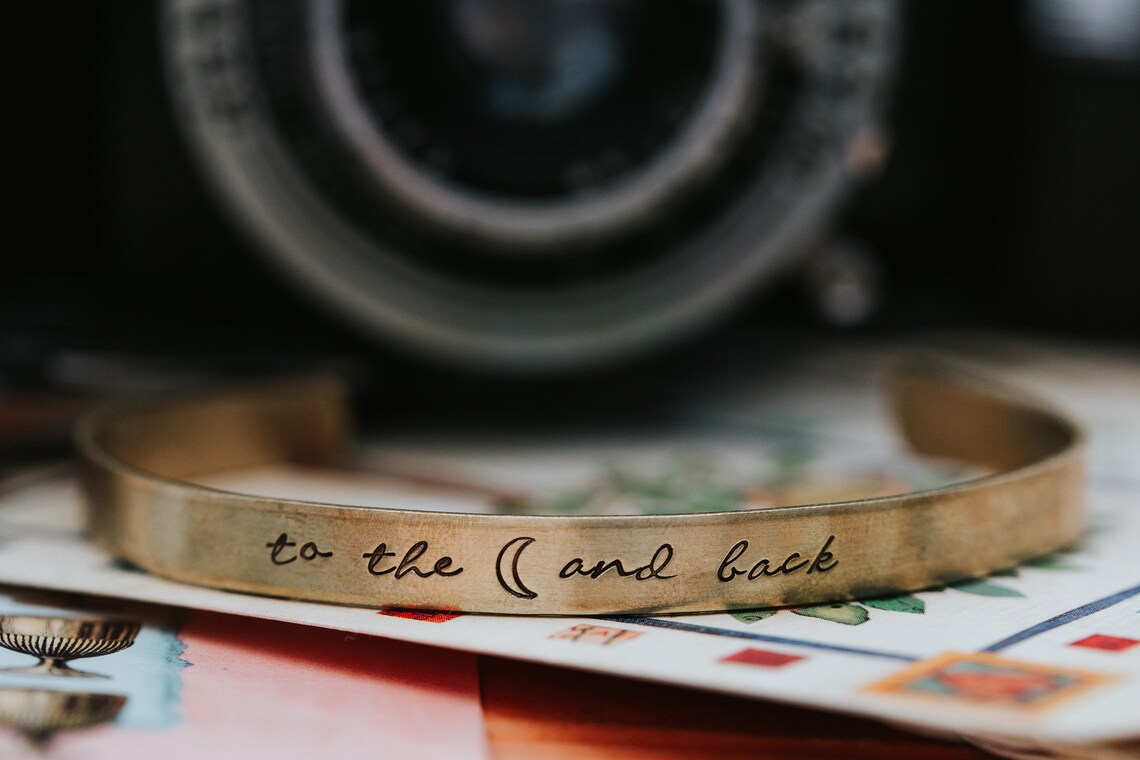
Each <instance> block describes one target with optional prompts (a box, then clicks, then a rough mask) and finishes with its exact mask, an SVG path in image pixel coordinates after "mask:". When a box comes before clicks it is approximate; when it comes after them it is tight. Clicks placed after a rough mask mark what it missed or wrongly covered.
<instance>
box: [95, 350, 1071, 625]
mask: <svg viewBox="0 0 1140 760" xmlns="http://www.w3.org/2000/svg"><path fill="white" fill-rule="evenodd" d="M891 391H892V396H893V399H894V402H895V409H896V412H897V414H898V418H899V422H900V424H901V428H902V431H903V433H904V435H905V437H906V439H907V441H908V442H909V443H910V445H911V446H912V448H914V449H915V450H917V451H918V452H920V453H925V454H931V455H937V456H945V457H952V458H956V459H961V460H964V461H968V462H973V463H976V464H980V465H983V466H986V467H988V468H990V469H992V470H994V471H996V474H994V475H990V476H987V477H984V478H979V479H976V480H973V481H969V482H966V483H962V484H958V485H954V486H949V487H946V488H940V489H936V490H931V491H924V492H917V493H911V494H905V495H901V496H891V497H882V498H874V499H866V500H860V501H851V502H842V503H832V504H816V505H805V506H787V507H777V508H769V509H754V510H743V511H737V512H720V513H702V514H686V515H643V516H628V517H627V516H573V517H550V516H532V515H513V514H512V515H484V514H460V513H440V512H418V511H413V510H402V509H382V508H368V507H349V506H339V505H332V504H314V503H308V502H300V501H288V500H281V499H271V498H263V497H255V496H248V495H243V494H236V493H230V492H226V491H220V490H216V489H210V488H205V487H201V486H196V485H193V484H192V481H193V480H194V479H195V478H197V477H200V476H203V475H206V474H209V473H213V472H216V471H218V470H222V469H229V468H237V467H242V466H252V465H256V464H262V463H266V462H271V461H276V460H290V461H297V462H303V463H320V464H327V463H330V462H331V461H332V460H334V459H335V457H336V455H337V454H338V452H339V451H340V450H341V449H342V447H343V446H344V444H345V442H346V440H347V430H348V418H347V405H346V404H345V394H344V392H343V389H342V388H341V386H340V385H339V384H338V383H336V382H334V381H325V380H321V381H309V382H299V383H284V384H278V385H275V386H267V387H261V388H257V389H246V390H239V391H228V392H223V393H218V394H212V395H203V396H198V397H193V398H189V399H183V400H178V401H168V402H163V403H155V404H149V405H134V406H124V407H119V408H109V409H105V410H102V411H99V412H97V413H95V414H94V415H92V416H90V417H89V418H87V419H86V420H85V421H84V422H83V423H81V425H80V426H79V428H78V430H77V441H78V444H79V448H80V452H81V453H82V455H83V457H84V462H85V467H84V485H85V492H86V496H87V502H88V506H89V514H90V527H91V531H92V534H93V535H94V537H95V538H96V540H97V541H98V542H99V543H100V544H101V545H102V546H104V547H106V548H107V549H108V550H109V551H111V552H112V553H113V554H115V555H116V556H118V557H121V558H124V559H126V560H129V561H131V562H133V563H134V564H136V565H138V566H140V567H141V568H143V569H145V570H149V571H151V572H154V573H156V574H159V575H163V576H166V577H170V578H173V579H177V580H182V581H186V582H190V583H197V584H203V585H208V586H214V587H219V588H225V589H232V590H238V591H248V592H254V593H262V594H270V595H274V596H283V597H291V598H298V599H310V600H317V601H328V602H338V603H345V604H359V605H368V606H393V607H413V608H414V607H419V608H429V609H446V610H463V611H474V612H493V613H508V614H544V615H553V614H613V613H633V612H636V613H649V612H652V613H676V612H697V611H717V610H725V609H744V608H750V607H764V606H778V605H788V604H812V603H822V602H828V601H837V600H842V599H849V598H853V597H869V596H875V595H884V594H892V593H899V592H903V591H913V590H918V589H922V588H928V587H931V586H937V585H942V584H946V583H950V582H953V581H956V580H961V579H964V578H969V577H976V576H980V575H984V574H987V573H990V572H992V571H994V570H998V569H1001V568H1005V567H1009V566H1012V565H1014V564H1017V563H1018V562H1021V561H1023V560H1026V559H1029V558H1031V557H1034V556H1038V555H1041V554H1045V553H1048V552H1051V551H1054V550H1056V549H1057V548H1060V547H1062V546H1064V545H1066V544H1069V543H1072V542H1074V541H1075V540H1076V539H1077V538H1078V537H1079V535H1080V532H1081V530H1082V527H1083V515H1082V510H1081V491H1082V479H1083V445H1082V441H1081V434H1080V431H1079V429H1078V428H1077V426H1076V425H1075V424H1073V423H1072V422H1070V421H1068V420H1067V419H1065V418H1064V417H1063V416H1061V415H1059V414H1057V413H1056V412H1053V411H1051V410H1048V409H1046V408H1045V407H1043V406H1041V405H1040V404H1038V403H1036V402H1032V401H1027V400H1025V399H1023V398H1020V397H1018V396H1016V395H1012V394H1009V393H1007V392H1004V391H997V390H994V389H993V388H990V387H988V386H986V385H983V384H979V383H977V382H976V381H970V380H963V379H962V378H960V377H958V376H956V375H955V374H953V373H950V372H947V371H945V370H933V369H929V368H927V369H922V368H918V367H909V368H906V369H901V370H898V371H897V372H896V373H895V374H894V376H893V377H892V382H891Z"/></svg>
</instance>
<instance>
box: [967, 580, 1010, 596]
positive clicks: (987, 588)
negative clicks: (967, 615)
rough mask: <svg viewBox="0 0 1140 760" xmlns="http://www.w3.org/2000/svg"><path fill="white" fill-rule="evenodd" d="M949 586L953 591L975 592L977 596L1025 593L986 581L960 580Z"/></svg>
mask: <svg viewBox="0 0 1140 760" xmlns="http://www.w3.org/2000/svg"><path fill="white" fill-rule="evenodd" d="M949 587H950V588H952V589H954V590H955V591H962V592H964V593H967V594H977V595H978V596H1025V594H1023V593H1021V592H1020V591H1015V590H1014V589H1011V588H1006V587H1005V586H999V585H997V584H996V583H989V582H988V581H960V582H958V583H951V584H950V586H949Z"/></svg>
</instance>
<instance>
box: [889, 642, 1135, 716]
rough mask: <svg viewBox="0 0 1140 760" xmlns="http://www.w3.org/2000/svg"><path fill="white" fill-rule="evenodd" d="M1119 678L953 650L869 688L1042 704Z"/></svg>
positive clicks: (961, 700)
mask: <svg viewBox="0 0 1140 760" xmlns="http://www.w3.org/2000/svg"><path fill="white" fill-rule="evenodd" d="M1111 680H1114V679H1113V677H1112V676H1108V675H1104V674H1101V673H1092V672H1089V671H1083V670H1074V669H1072V668H1058V667H1054V666H1051V665H1038V664H1035V663H1030V662H1021V661H1018V660H1008V659H1006V658H1004V657H999V656H997V655H993V654H987V653H984V652H980V653H977V654H962V653H958V652H948V653H946V654H942V655H939V656H937V657H934V658H931V659H928V660H922V661H920V662H917V663H915V664H913V665H911V666H909V667H907V668H906V669H905V670H903V671H902V672H900V673H896V674H895V675H893V676H891V677H889V678H886V679H884V680H882V681H878V682H876V683H873V684H871V685H870V686H868V687H867V691H870V692H874V693H879V694H893V695H899V696H907V697H915V696H925V697H936V698H940V699H943V700H948V701H956V702H959V703H962V704H975V705H986V706H1000V707H1014V708H1021V709H1040V708H1044V707H1049V706H1052V705H1054V704H1057V703H1059V702H1063V701H1065V700H1068V699H1071V698H1072V697H1074V696H1076V695H1078V694H1081V693H1084V692H1086V691H1088V690H1090V689H1093V688H1095V687H1097V686H1099V685H1101V684H1102V683H1105V682H1107V681H1111Z"/></svg>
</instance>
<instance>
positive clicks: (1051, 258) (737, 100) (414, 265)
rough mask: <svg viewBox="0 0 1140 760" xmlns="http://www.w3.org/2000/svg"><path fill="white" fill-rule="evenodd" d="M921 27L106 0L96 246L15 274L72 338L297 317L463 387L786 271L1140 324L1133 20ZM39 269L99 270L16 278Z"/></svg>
mask: <svg viewBox="0 0 1140 760" xmlns="http://www.w3.org/2000/svg"><path fill="white" fill-rule="evenodd" d="M933 5H945V4H929V3H927V4H922V3H918V2H913V3H905V2H896V1H895V0H859V1H858V2H850V3H846V2H845V3H836V2H829V1H828V0H653V1H652V2H650V0H544V1H543V2H533V1H532V0H417V1H416V2H395V1H392V2H359V1H357V0H165V1H164V2H162V3H160V4H158V5H157V6H152V5H144V4H135V3H131V4H126V3H118V4H108V5H105V6H101V7H99V8H97V9H88V10H86V11H84V12H85V13H89V14H91V16H92V18H91V19H90V20H91V26H90V28H89V29H88V30H85V31H83V32H82V33H81V35H82V37H83V39H88V38H90V39H93V40H95V42H94V43H91V44H90V45H89V46H88V47H86V48H85V47H83V46H82V44H83V43H82V41H81V42H77V43H76V45H77V46H78V49H79V50H80V51H81V52H86V53H87V56H83V57H85V58H86V57H89V58H90V60H92V61H94V65H93V67H92V73H90V74H89V75H88V76H90V78H91V81H89V82H88V85H89V86H90V89H91V93H92V95H93V98H92V100H90V101H85V100H81V99H80V98H79V97H78V96H76V99H75V102H82V103H84V104H85V105H84V106H83V108H78V107H74V106H68V105H66V104H65V105H63V106H61V107H62V108H64V109H65V110H67V113H68V114H70V115H71V117H72V118H71V119H70V125H69V129H71V130H73V131H74V133H75V134H83V135H84V137H83V138H82V140H83V145H84V146H85V149H86V146H89V143H88V142H87V139H88V138H87V136H88V135H94V136H95V138H96V151H95V155H96V156H97V161H98V163H97V165H96V166H94V167H93V168H92V171H91V176H90V177H89V184H90V186H87V185H85V184H84V183H83V182H80V183H79V189H77V190H75V191H74V192H75V193H76V196H77V197H78V196H79V195H80V194H83V195H84V196H85V198H86V199H87V202H88V203H91V201H90V198H95V199H96V200H95V201H94V211H92V212H90V213H91V215H92V218H91V219H90V230H92V231H93V237H94V240H93V241H85V243H84V244H83V245H82V247H81V249H80V250H81V253H77V252H72V253H70V254H62V255H58V254H57V256H56V258H55V259H54V260H53V261H52V262H51V265H50V267H45V265H44V263H43V260H42V259H40V258H38V257H36V256H34V255H32V254H31V253H30V252H29V251H24V252H23V253H24V257H23V258H21V257H20V256H17V263H16V264H15V266H14V269H13V272H14V275H15V276H14V279H12V280H11V281H10V282H13V283H20V284H19V285H18V286H13V287H18V288H19V290H20V292H19V293H16V294H12V298H11V299H9V300H10V303H9V306H8V307H7V308H8V315H9V316H10V317H11V321H10V324H15V325H20V326H24V327H28V326H29V325H32V326H34V325H41V326H42V325H43V324H45V323H52V324H54V325H56V326H57V327H58V326H59V325H63V326H64V327H65V328H66V326H67V325H68V324H69V322H70V323H71V324H72V327H73V328H74V329H76V330H79V331H80V332H83V330H84V329H87V330H90V326H91V324H92V320H93V319H94V321H95V322H98V315H99V314H104V315H105V314H112V313H119V314H120V317H122V316H123V315H124V311H123V310H124V305H123V304H124V299H125V302H126V303H129V304H130V305H131V306H130V308H129V309H128V310H127V317H126V318H127V319H133V320H134V323H135V324H137V325H139V327H138V329H139V331H140V332H141V333H143V334H149V335H150V337H149V338H147V339H145V340H144V341H143V342H144V343H146V342H147V341H148V340H149V341H150V342H152V343H161V342H162V341H163V340H164V336H163V335H162V334H161V333H162V331H161V330H155V326H156V325H158V324H170V323H175V324H177V323H179V322H180V321H181V322H194V321H195V320H198V321H197V324H199V325H201V324H206V325H212V327H211V328H209V329H213V330H214V331H215V332H216V333H217V334H221V333H223V332H225V331H233V330H235V329H236V328H235V323H237V322H242V321H243V320H246V319H247V318H248V319H250V320H252V321H254V322H258V320H260V322H258V323H260V324H266V325H276V326H277V328H278V331H277V335H278V338H276V339H274V340H275V345H279V346H288V345H289V343H290V341H289V338H288V337H282V336H287V334H288V333H289V332H290V331H294V332H295V333H299V332H303V331H304V329H306V328H305V327H303V326H301V325H302V323H307V321H308V320H309V319H310V316H309V315H311V314H312V313H313V312H310V311H309V310H308V308H307V307H306V306H305V305H304V304H305V303H306V302H309V303H314V304H317V305H318V310H319V312H318V313H328V314H331V315H332V317H331V321H330V322H329V323H330V324H333V325H341V324H343V325H345V326H346V328H354V332H356V333H358V334H363V335H365V336H368V339H369V340H373V341H375V343H376V344H377V345H380V346H397V347H403V348H404V349H407V350H409V351H410V352H412V353H415V354H419V355H421V356H424V357H427V358H429V359H432V360H436V361H441V362H443V363H446V364H452V365H457V366H466V367H475V368H483V369H494V370H510V371H536V370H537V371H548V370H565V369H577V368H582V367H589V366H597V365H606V364H613V363H615V362H618V361H622V360H626V359H628V358H629V357H631V356H637V355H641V354H644V353H648V352H652V351H654V350H656V349H659V348H661V347H664V346H667V345H669V344H670V343H674V342H677V341H681V340H683V339H685V338H687V337H690V336H693V335H698V334H708V333H709V330H710V326H711V325H713V324H715V323H716V322H717V320H718V319H719V318H721V317H722V316H723V315H724V314H725V313H727V312H730V311H733V310H736V311H738V312H739V311H741V307H742V305H751V304H754V303H757V302H765V301H768V300H771V301H772V302H773V303H779V298H778V297H771V296H770V294H767V293H766V291H768V290H771V289H770V288H766V287H764V286H766V285H770V284H774V283H778V282H780V281H781V280H788V279H791V278H793V277H795V276H799V275H795V273H797V272H799V273H807V274H806V275H802V276H800V279H804V280H806V281H807V282H808V283H810V284H811V287H812V288H814V291H815V296H814V298H815V302H816V303H817V304H821V305H822V308H823V310H824V312H825V313H827V314H829V315H830V317H831V319H832V321H833V322H838V323H844V322H853V321H859V320H860V319H862V318H864V317H865V316H866V315H867V314H869V313H870V312H871V310H872V308H873V307H878V308H879V312H880V323H882V324H886V325H888V326H901V325H905V326H914V325H927V326H929V325H947V324H977V323H982V324H993V325H998V326H1001V325H1007V324H1008V325H1015V326H1031V327H1065V328H1070V329H1082V328H1083V329H1086V330H1093V331H1104V330H1109V331H1116V332H1126V333H1127V332H1129V331H1135V330H1136V329H1137V326H1138V325H1140V317H1138V316H1137V309H1136V308H1135V306H1134V301H1133V299H1132V298H1131V297H1127V298H1125V297H1121V296H1117V295H1113V294H1114V293H1117V292H1118V291H1119V290H1120V283H1121V282H1132V283H1134V284H1136V283H1137V278H1136V274H1137V272H1136V266H1137V264H1136V261H1137V256H1136V254H1137V253H1140V233H1138V229H1137V224H1138V222H1137V217H1138V216H1140V215H1137V214H1136V212H1135V204H1136V200H1137V198H1140V179H1138V177H1140V166H1138V161H1140V158H1138V150H1137V137H1136V135H1137V134H1140V118H1138V116H1137V110H1138V109H1137V98H1138V95H1137V93H1138V92H1140V86H1138V85H1140V76H1138V74H1137V59H1138V58H1140V52H1138V50H1140V21H1138V17H1137V13H1135V12H1133V11H1132V10H1129V9H1130V8H1133V9H1134V4H1130V3H1127V2H1113V0H1098V2H1090V3H1079V2H1075V1H1074V2H1064V1H1063V0H1039V1H1038V2H1025V3H1021V4H991V3H984V2H964V3H955V4H954V5H953V7H952V8H949V7H930V6H933ZM996 5H1000V7H992V6H996ZM24 12H25V13H26V14H27V16H28V17H29V18H30V19H31V23H32V25H33V26H34V25H35V23H36V22H39V23H48V22H47V21H46V20H45V18H46V17H45V16H44V14H43V13H42V12H40V11H32V10H26V11H24ZM26 86H28V87H29V89H31V87H32V86H31V85H26ZM64 97H65V98H66V97H67V96H64ZM77 114H78V118H76V115H77ZM26 139H31V140H32V141H33V142H34V141H35V140H36V139H39V140H42V141H45V142H46V138H44V137H43V136H42V135H41V136H38V137H37V136H31V137H27V138H26ZM52 147H53V148H58V145H57V144H55V143H53V146H52ZM64 151H65V152H66V148H64ZM31 173H32V170H29V174H31ZM36 181H38V180H36ZM60 213H61V215H63V214H65V213H66V212H65V211H61V212H60ZM77 213H82V212H77ZM20 239H21V238H19V237H18V238H17V240H18V241H19V240H20ZM47 268H50V270H51V272H52V274H53V276H54V280H53V282H54V283H55V285H58V284H59V282H60V281H61V280H66V279H67V277H68V276H69V273H71V274H74V273H79V276H78V277H76V278H75V282H74V283H73V287H72V288H71V289H70V290H65V291H58V290H54V291H51V292H50V293H49V292H47V291H42V290H41V291H36V290H35V288H32V289H29V288H28V286H27V283H28V282H33V283H42V282H43V281H44V277H42V276H38V275H44V274H45V269H47ZM277 273H280V274H282V275H283V278H281V282H279V280H278V278H277V277H276V274H277ZM37 276H38V277H37ZM1129 278H1130V279H1129ZM97 283H104V284H106V283H110V285H109V286H108V288H100V287H99V286H98V285H97ZM282 283H285V284H282ZM883 283H887V284H889V286H890V293H889V295H888V296H887V297H886V299H885V300H883V301H881V302H880V295H879V290H880V289H881V287H882V286H883ZM45 287H46V286H45ZM91 288H95V289H96V292H99V293H102V294H106V293H108V292H111V293H118V294H120V295H121V296H122V299H119V298H112V299H111V301H112V302H107V301H106V300H103V301H101V300H100V299H99V298H95V299H94V300H93V299H92V298H91V296H90V295H86V296H85V295H82V294H80V295H78V296H77V295H76V292H77V291H80V292H88V291H90V289H91ZM784 289H785V290H786V289H787V288H784ZM59 292H66V293H67V297H66V298H64V297H61V296H59V295H58V294H59ZM33 293H35V294H36V295H35V297H34V298H33V297H32V295H31V294H33ZM294 293H300V294H301V296H300V298H298V297H297V296H295V295H294ZM141 294H145V295H141ZM52 298H55V299H57V300H58V301H59V302H60V303H59V304H58V305H57V307H54V308H55V310H54V311H52V310H51V308H49V311H50V314H51V316H50V318H46V319H45V318H44V317H43V309H44V308H46V307H45V306H44V304H45V303H49V304H50V302H51V301H52ZM32 300H34V301H35V303H34V304H29V301H32ZM64 302H68V303H70V304H71V306H70V308H71V309H72V312H70V313H69V312H68V308H69V307H68V306H67V305H65V304H64ZM75 303H80V304H83V306H82V308H80V309H79V311H78V312H76V311H75V309H76V308H77V307H76V306H75V305H74V304H75ZM172 304H181V307H172ZM744 311H748V309H744ZM791 312H794V308H793V307H786V306H780V307H778V308H777V309H776V310H775V311H774V312H773V311H769V312H766V313H765V315H764V316H763V317H761V319H764V320H782V319H785V318H789V317H788V314H790V313H791ZM93 314H94V315H96V316H95V317H93V316H92V315H93ZM250 314H255V315H256V316H252V317H251V316H249V315H250ZM211 315H213V318H212V319H211ZM298 315H301V316H298ZM313 319H315V320H317V321H318V322H321V324H325V321H324V319H323V318H322V317H313ZM53 320H54V322H53ZM109 323H110V324H114V320H110V322H109ZM209 329H207V330H206V333H207V334H208V333H209ZM329 329H330V330H331V331H332V332H336V331H337V330H338V329H339V328H336V327H333V328H329ZM117 334H118V335H120V337H121V335H122V333H121V332H119V333H117ZM271 342H274V341H271Z"/></svg>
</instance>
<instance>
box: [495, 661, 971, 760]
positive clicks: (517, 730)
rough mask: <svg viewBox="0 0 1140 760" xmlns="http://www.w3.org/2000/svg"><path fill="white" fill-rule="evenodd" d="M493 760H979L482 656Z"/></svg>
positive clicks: (957, 749)
mask: <svg viewBox="0 0 1140 760" xmlns="http://www.w3.org/2000/svg"><path fill="white" fill-rule="evenodd" d="M479 660H480V665H479V679H480V689H481V692H482V699H483V710H484V715H485V717H486V721H487V733H488V743H489V746H490V748H491V754H492V757H493V758H495V760H562V759H563V758H565V759H567V760H569V759H570V758H573V759H574V760H599V759H601V758H605V759H606V760H627V759H628V760H634V759H635V758H636V760H682V759H683V760H706V759H707V760H712V759H713V758H716V759H717V760H736V759H738V758H740V759H743V758H749V759H751V760H755V758H764V759H765V760H773V759H774V760H781V759H782V758H788V759H789V760H791V759H792V758H794V759H795V760H804V759H805V758H812V759H813V760H816V759H825V758H844V759H845V760H859V759H860V758H866V759H867V760H895V759H897V760H924V759H925V760H984V758H991V757H992V755H989V754H987V753H984V752H981V751H980V750H977V749H975V748H972V747H970V746H967V745H965V744H955V743H951V742H944V741H937V740H934V739H928V738H925V737H921V736H917V735H914V734H910V733H906V732H903V731H899V730H897V729H893V728H890V727H888V726H885V725H882V724H880V723H876V722H874V721H869V720H861V719H858V718H852V717H847V716H843V715H836V714H834V713H826V712H820V711H815V710H807V709H801V708H795V707H788V706H785V705H779V704H775V703H772V702H762V701H757V700H750V699H743V698H738V697H730V696H725V695H721V694H711V693H706V692H701V691H695V690H691V689H683V688H679V687H674V686H662V685H659V684H652V683H646V682H643V681H632V680H628V679H623V678H615V677H611V676H604V675H597V674H593V673H582V672H577V671H571V670H565V669H561V668H553V667H548V666H544V665H536V664H531V663H523V662H514V661H511V660H504V659H499V658H494V657H480V658H479Z"/></svg>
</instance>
